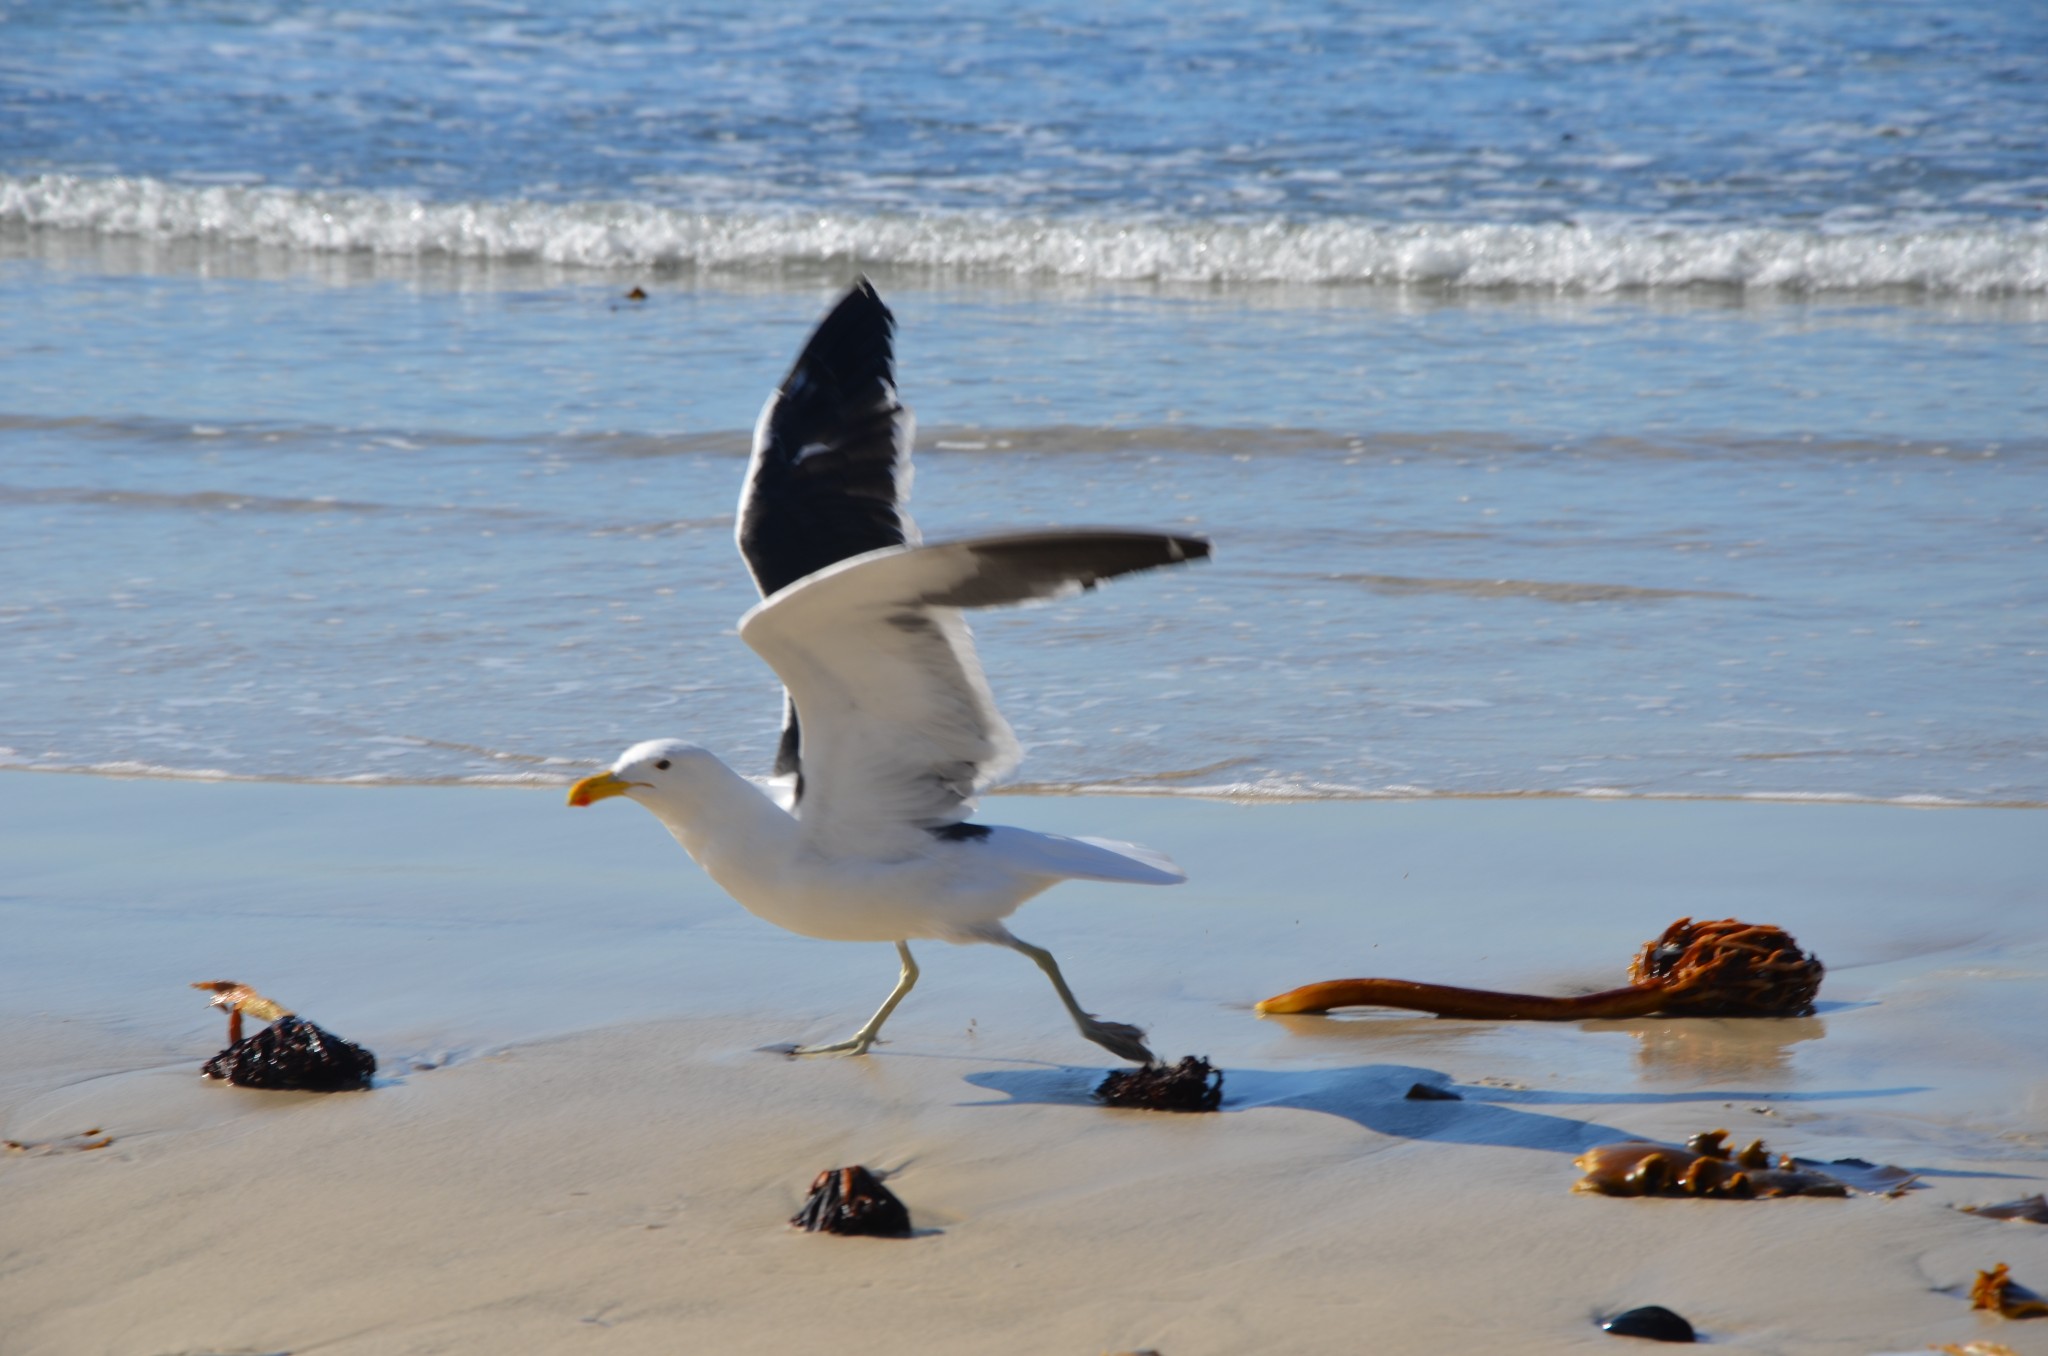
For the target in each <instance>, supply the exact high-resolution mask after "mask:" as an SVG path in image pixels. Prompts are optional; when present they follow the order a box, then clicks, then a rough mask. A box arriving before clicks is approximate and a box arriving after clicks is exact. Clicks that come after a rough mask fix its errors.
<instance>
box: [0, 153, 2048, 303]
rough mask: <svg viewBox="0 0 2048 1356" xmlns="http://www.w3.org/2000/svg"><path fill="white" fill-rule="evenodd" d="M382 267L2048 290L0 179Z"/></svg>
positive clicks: (162, 233)
mask: <svg viewBox="0 0 2048 1356" xmlns="http://www.w3.org/2000/svg"><path fill="white" fill-rule="evenodd" d="M24 229H26V230H36V231H52V230H54V231H70V232H84V233H90V234H93V235H98V236H108V237H122V238H132V239H144V240H152V241H160V242H188V243H197V244H211V245H232V246H259V247H270V248H276V249H282V250H287V251H294V252H308V253H316V254H333V253H348V254H366V255H372V256H378V257H386V258H416V259H453V260H464V261H471V260H473V261H482V262H494V261H504V262H539V263H546V264H552V265H557V266H565V267H576V268H592V269H609V270H629V269H630V270H662V271H679V272H680V271H698V272H704V273H711V274H719V273H731V274H745V273H757V272H777V271H789V270H808V269H816V268H832V269H842V270H843V269H844V268H845V267H846V266H848V265H852V266H855V267H860V268H866V269H870V270H878V271H879V270H891V269H896V270H908V271H920V272H935V273H943V274H949V275H963V276H976V277H990V276H994V277H1018V278H1051V279H1072V280H1080V281H1103V282H1159V283H1192V284H1210V285H1230V284H1260V285H1271V284H1292V285H1303V286H1321V287H1332V286H1410V287H1432V288H1440V289H1446V290H1471V291H1486V290H1516V289H1531V290H1542V291H1555V292H1573V293H1610V292H1632V291H1673V290H1687V289H1702V290H1716V289H1718V290H1732V291H1737V292H1748V291H1757V292H1775V293H1792V294H1800V293H1857V292H1899V291H1904V292H1911V293H1920V294H1924V295H1930V296H2020V295H2042V294H2048V223H2028V224H2020V225H2005V224H1996V225H1994V224H1987V223H1982V222H1979V223H1975V224H1939V223H1936V224H1929V225H1923V226H1917V227H1901V226H1897V225H1892V226H1886V227H1862V228H1856V229H1848V228H1840V229H1832V228H1826V227H1812V228H1796V227H1787V226H1775V225H1774V226H1741V225H1674V224H1667V223H1661V222H1657V221H1625V220H1615V221H1606V222H1598V223H1568V222H1554V223H1534V224H1499V223H1453V222H1444V223H1381V222H1372V221H1361V220H1356V219H1337V220H1324V221H1290V220H1285V219H1280V218H1270V219H1264V220H1204V219H1184V220H1174V219H1156V218H1155V219H1144V220H1115V219H1106V218H1104V219H1097V218H1083V217H1047V218H1037V219H1032V218H1017V217H1006V216H1002V215H999V214H995V213H989V214H971V213H927V214H918V215H889V214H873V215H867V214H860V213H848V212H816V213H799V212H787V211H784V212H762V213H756V214H747V213H735V212H693V211H690V210H687V209H684V208H678V207H673V206H663V205H656V204H650V203H639V202H544V201H534V200H506V201H488V200H487V201H470V202H435V201H430V200H428V199H425V198H421V197H416V196H409V195H405V194H399V193H371V192H363V191H353V190H317V191H307V190H296V189H286V188H274V187H262V186H249V185H220V184H215V185H185V184H177V183H170V182H166V181H164V180H160V179H151V178H122V177H110V178H94V177H88V176H79V175H70V174H44V175H35V176H0V230H15V231H20V230H24Z"/></svg>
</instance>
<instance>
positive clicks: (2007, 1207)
mask: <svg viewBox="0 0 2048 1356" xmlns="http://www.w3.org/2000/svg"><path fill="white" fill-rule="evenodd" d="M1958 1208H1959V1209H1960V1210H1961V1211H1962V1212H1963V1213H1964V1214H1966V1215H1976V1216H1978V1217H1980V1218H1982V1219H2017V1220H2025V1221H2027V1222H2028V1223H2030V1224H2048V1195H2040V1194H2036V1195H2032V1196H2022V1197H2020V1198H2019V1199H2018V1200H2016V1201H2007V1202H2005V1203H2004V1204H2003V1205H1965V1206H1959V1207H1958Z"/></svg>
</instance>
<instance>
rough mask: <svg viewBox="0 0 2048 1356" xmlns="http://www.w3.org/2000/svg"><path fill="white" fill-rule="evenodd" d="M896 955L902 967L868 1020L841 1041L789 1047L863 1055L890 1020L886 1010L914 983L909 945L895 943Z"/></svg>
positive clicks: (808, 1052) (914, 965)
mask: <svg viewBox="0 0 2048 1356" xmlns="http://www.w3.org/2000/svg"><path fill="white" fill-rule="evenodd" d="M896 955H897V957H898V958H899V959H900V960H901V962H902V967H903V968H902V969H901V970H900V971H899V972H898V973H897V976H896V987H895V988H893V989H891V990H890V991H889V996H888V997H887V998H885V999H883V1000H882V1006H881V1008H880V1009H879V1010H877V1011H876V1013H875V1015H874V1016H872V1017H870V1018H868V1024H867V1025H866V1026H864V1027H862V1028H861V1029H860V1030H858V1031H856V1032H854V1033H853V1035H851V1036H849V1037H848V1038H847V1039H845V1040H843V1041H834V1042H832V1044H830V1045H799V1046H796V1047H794V1048H792V1049H791V1050H790V1052H789V1053H790V1054H791V1056H796V1055H864V1054H866V1053H867V1052H868V1050H869V1048H870V1047H871V1046H873V1045H874V1044H875V1040H876V1038H877V1037H879V1036H880V1035H881V1034H882V1023H884V1022H886V1021H888V1020H889V1014H890V1013H892V1012H894V1011H896V1005H897V1004H898V1003H901V1002H902V1001H903V995H905V994H907V993H909V992H910V990H911V986H912V985H914V984H916V983H917V962H916V961H914V960H912V959H911V958H910V948H909V947H908V946H905V945H904V944H903V943H902V942H898V943H896Z"/></svg>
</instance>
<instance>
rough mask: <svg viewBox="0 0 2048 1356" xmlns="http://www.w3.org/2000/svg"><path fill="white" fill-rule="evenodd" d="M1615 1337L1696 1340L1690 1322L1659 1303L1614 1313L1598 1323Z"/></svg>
mask: <svg viewBox="0 0 2048 1356" xmlns="http://www.w3.org/2000/svg"><path fill="white" fill-rule="evenodd" d="M1600 1326H1601V1327H1602V1328H1605V1329H1606V1330H1607V1331H1608V1332H1611V1333H1613V1334H1614V1335H1615V1336H1616V1337H1646V1338H1648V1339H1649V1340H1650V1341H1652V1342H1696V1341H1698V1340H1699V1339H1698V1338H1697V1337H1695V1336H1693V1331H1692V1324H1690V1323H1688V1322H1686V1321H1685V1320H1684V1319H1682V1318H1680V1317H1679V1316H1678V1315H1677V1314H1674V1313H1672V1312H1671V1311H1670V1310H1669V1309H1666V1308H1665V1307H1664V1306H1663V1305H1661V1304H1645V1305H1644V1306H1643V1307H1642V1308H1640V1309H1630V1310H1629V1311H1628V1312H1627V1313H1621V1314H1616V1315H1615V1316H1614V1317H1613V1318H1610V1319H1608V1320H1607V1321H1606V1322H1605V1323H1602V1324H1601V1325H1600Z"/></svg>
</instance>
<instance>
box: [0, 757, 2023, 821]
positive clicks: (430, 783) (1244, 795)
mask: <svg viewBox="0 0 2048 1356" xmlns="http://www.w3.org/2000/svg"><path fill="white" fill-rule="evenodd" d="M578 769H579V770H577V771H572V772H562V773H540V774H523V773H508V774H506V775H504V776H502V777H500V776H489V775H483V776H471V777H446V778H413V779H405V778H395V777H393V778H386V777H377V776H371V775H367V774H366V775H364V776H360V777H284V776H263V775H258V774H255V773H242V772H225V771H214V770H210V769H202V770H196V771H186V770H179V769H174V768H139V767H137V768H130V767H105V766H97V767H35V766H26V765H5V764H0V776H4V775H7V774H10V773H21V774H24V775H33V776H50V777H102V778H105V779H107V780H109V781H139V782H179V783H209V784H210V783H216V782H235V783H246V784H251V785H257V786H329V787H361V788H370V789H394V790H402V789H460V788H473V789H476V790H480V791H538V790H567V789H568V788H569V786H570V785H571V784H573V783H574V782H575V781H576V779H577V778H578V777H581V776H585V775H587V774H588V773H591V772H597V771H601V770H602V768H601V765H599V764H597V763H584V764H579V765H578ZM1174 776H1175V774H1173V773H1165V774H1161V776H1160V780H1172V779H1173V778H1174ZM750 780H754V781H760V780H762V779H761V778H751V779H750ZM1098 796H1099V797H1106V798H1122V797H1131V798H1151V799H1158V800H1187V801H1197V802H1210V803H1216V804H1226V805H1323V804H1343V805H1355V804H1368V805H1377V804H1388V803H1409V802H1421V801H1523V800H1563V801H1671V802H1677V803H1680V804H1694V803H1698V804H1713V805H1873V806H1885V807H1889V808H1892V809H1900V810H2048V800H1958V799H1955V798H1954V797H1950V796H1940V795H1935V794H1932V793H1918V792H1902V793H1900V794H1898V795H1893V796H1877V795H1863V794H1860V793H1857V792H1853V791H1752V792H1743V793H1727V794H1720V795H1713V794H1708V793H1705V792H1698V793H1695V792H1686V791H1630V790H1626V789H1624V788H1620V787H1586V788H1582V789H1576V790H1569V789H1562V788H1556V789H1534V790H1520V791H1432V790H1428V789H1426V788H1421V787H1409V788H1402V789H1399V790H1395V789H1387V790H1380V791H1368V790H1363V789H1359V788H1329V789H1324V790H1320V791H1316V792H1306V791H1303V792H1296V791H1288V790H1264V789H1253V788H1252V787H1248V786H1242V785H1236V786H1221V787H1208V786H1202V787H1183V788H1168V787H1159V786H1143V785H1140V786H1124V785H1119V784H1117V783H1115V782H1095V783H1073V784H1066V783H1060V782H1018V783H1014V784H1012V785H1008V786H997V787H990V788H989V789H988V790H986V791H983V792H982V793H981V798H982V799H984V800H989V799H998V800H1000V799H1009V798H1015V797H1031V798H1040V799H1046V798H1062V799H1071V798H1083V799H1085V798H1092V797H1098Z"/></svg>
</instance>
